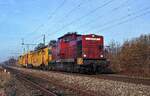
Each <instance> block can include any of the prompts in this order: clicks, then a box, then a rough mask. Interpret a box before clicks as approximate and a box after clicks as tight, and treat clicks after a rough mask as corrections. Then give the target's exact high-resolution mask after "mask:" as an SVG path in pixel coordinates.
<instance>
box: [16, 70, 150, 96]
mask: <svg viewBox="0 0 150 96" xmlns="http://www.w3.org/2000/svg"><path fill="white" fill-rule="evenodd" d="M15 69H17V70H20V71H22V72H24V73H26V74H31V75H33V76H36V77H40V78H43V79H45V80H48V81H49V82H50V83H54V84H57V85H61V86H63V87H64V88H70V89H72V90H74V91H79V92H85V93H86V92H87V93H89V94H91V95H95V96H150V85H146V84H145V85H143V84H139V83H138V84H137V83H134V82H132V83H131V82H123V81H118V80H110V79H107V78H106V79H105V78H95V76H94V77H93V76H87V75H75V74H65V73H64V72H62V73H61V72H53V71H41V70H34V69H25V68H15Z"/></svg>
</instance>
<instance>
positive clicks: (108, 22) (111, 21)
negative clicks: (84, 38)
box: [86, 7, 150, 31]
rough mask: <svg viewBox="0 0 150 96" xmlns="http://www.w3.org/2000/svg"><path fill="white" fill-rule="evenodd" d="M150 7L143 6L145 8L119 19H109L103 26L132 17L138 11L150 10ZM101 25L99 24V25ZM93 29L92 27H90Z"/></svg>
mask: <svg viewBox="0 0 150 96" xmlns="http://www.w3.org/2000/svg"><path fill="white" fill-rule="evenodd" d="M149 8H150V7H146V8H143V9H140V10H138V11H136V12H133V13H131V14H127V15H125V16H123V17H120V18H117V19H115V20H110V21H107V22H105V23H104V24H103V25H102V26H101V27H103V26H106V25H109V24H111V23H113V22H116V21H120V20H122V19H126V18H128V17H131V16H132V15H136V14H137V12H139V11H140V12H141V11H145V10H148V9H149ZM98 27H99V26H98ZM90 29H91V28H90ZM92 29H94V28H92ZM86 31H89V29H88V30H86Z"/></svg>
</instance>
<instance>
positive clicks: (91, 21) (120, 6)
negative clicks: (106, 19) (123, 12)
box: [76, 0, 128, 29]
mask: <svg viewBox="0 0 150 96" xmlns="http://www.w3.org/2000/svg"><path fill="white" fill-rule="evenodd" d="M127 2H128V0H126V1H125V2H123V3H122V4H121V5H119V6H118V7H115V8H113V9H112V10H110V11H109V12H114V11H117V10H119V9H120V8H122V6H123V5H124V4H127ZM101 17H103V15H100V16H98V17H97V18H101ZM97 18H96V19H94V20H90V21H88V22H87V23H85V24H82V25H80V26H78V27H77V28H76V29H79V28H81V27H84V26H86V25H89V24H92V23H95V21H97Z"/></svg>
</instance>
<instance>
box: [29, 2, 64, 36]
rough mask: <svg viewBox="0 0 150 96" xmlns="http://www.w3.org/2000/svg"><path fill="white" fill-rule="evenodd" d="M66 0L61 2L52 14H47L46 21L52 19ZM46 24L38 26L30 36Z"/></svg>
mask: <svg viewBox="0 0 150 96" xmlns="http://www.w3.org/2000/svg"><path fill="white" fill-rule="evenodd" d="M66 1H67V0H63V2H62V3H61V4H60V5H59V6H58V7H57V8H56V9H55V10H54V11H53V12H52V13H49V14H48V21H49V20H51V19H52V17H53V16H54V15H55V14H56V13H57V11H58V10H59V9H60V8H61V7H62V6H63V5H64V4H65V2H66ZM45 24H46V23H42V24H40V25H39V26H38V27H37V28H36V29H35V30H34V31H33V32H31V33H30V34H32V33H34V32H37V31H38V30H39V29H40V28H42V27H43V26H45Z"/></svg>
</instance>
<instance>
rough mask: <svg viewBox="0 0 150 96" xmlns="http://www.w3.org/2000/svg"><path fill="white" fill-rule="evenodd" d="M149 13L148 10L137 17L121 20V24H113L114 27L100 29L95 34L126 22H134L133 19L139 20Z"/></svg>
mask: <svg viewBox="0 0 150 96" xmlns="http://www.w3.org/2000/svg"><path fill="white" fill-rule="evenodd" d="M149 9H150V8H149ZM149 13H150V10H148V11H146V12H144V13H141V14H137V15H135V16H133V17H131V18H128V19H125V20H123V21H121V22H118V23H116V24H114V25H111V26H108V27H105V28H102V29H100V30H99V31H97V32H100V31H103V30H108V29H110V28H113V27H114V26H117V25H121V24H124V23H127V22H128V21H132V20H135V19H137V18H139V17H142V16H144V15H147V14H149Z"/></svg>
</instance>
